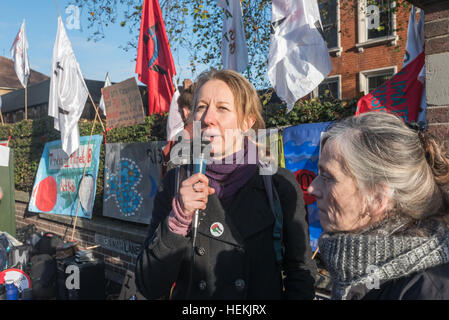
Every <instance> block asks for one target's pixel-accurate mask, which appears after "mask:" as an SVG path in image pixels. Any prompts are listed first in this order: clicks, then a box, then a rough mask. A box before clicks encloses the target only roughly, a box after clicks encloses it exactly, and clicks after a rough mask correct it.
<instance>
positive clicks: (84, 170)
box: [70, 116, 97, 241]
mask: <svg viewBox="0 0 449 320" xmlns="http://www.w3.org/2000/svg"><path fill="white" fill-rule="evenodd" d="M96 121H97V117H96V116H95V118H94V123H93V124H92V129H91V130H90V136H89V142H88V143H87V152H89V147H90V142H91V140H92V134H93V132H94V128H95V122H96ZM86 167H87V161H85V162H84V169H83V175H82V176H81V180H80V184H81V182H82V181H83V179H84V176H85V174H86ZM80 184H79V185H78V205H77V206H76V213H75V222H74V223H73V228H72V237H71V238H70V241H73V236H74V235H75V229H76V223H77V221H78V211H79V208H80V203H81V197H80Z"/></svg>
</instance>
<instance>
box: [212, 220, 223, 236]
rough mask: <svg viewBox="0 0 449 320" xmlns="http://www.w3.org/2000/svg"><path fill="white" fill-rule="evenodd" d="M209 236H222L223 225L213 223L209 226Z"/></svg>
mask: <svg viewBox="0 0 449 320" xmlns="http://www.w3.org/2000/svg"><path fill="white" fill-rule="evenodd" d="M209 230H210V234H211V235H213V236H214V237H219V236H221V235H222V234H223V231H224V228H223V225H222V224H221V223H220V222H214V223H212V225H211V226H210V229H209Z"/></svg>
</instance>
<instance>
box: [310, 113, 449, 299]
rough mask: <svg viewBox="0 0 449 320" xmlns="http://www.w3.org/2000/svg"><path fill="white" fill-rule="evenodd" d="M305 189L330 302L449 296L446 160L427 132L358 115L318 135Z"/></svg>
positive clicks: (380, 116) (387, 117)
mask: <svg viewBox="0 0 449 320" xmlns="http://www.w3.org/2000/svg"><path fill="white" fill-rule="evenodd" d="M318 167H319V175H318V176H317V177H316V178H315V180H313V182H312V183H311V185H310V186H309V188H308V192H309V194H311V195H312V196H314V197H315V198H316V199H317V206H318V209H319V212H320V222H321V225H322V227H323V229H324V233H323V235H322V236H321V237H320V239H319V248H320V256H321V258H322V259H323V260H324V262H325V264H326V268H327V270H328V271H329V273H330V274H331V278H332V283H333V287H332V298H333V299H388V300H396V299H449V231H448V228H447V225H446V222H445V221H447V218H446V217H447V213H448V208H449V206H448V204H449V202H448V194H447V193H446V191H445V189H444V187H445V186H446V185H447V184H448V182H449V158H448V156H447V153H446V152H445V151H444V150H443V148H442V146H441V145H440V144H439V143H438V141H437V140H436V139H435V138H434V137H432V136H431V135H430V134H428V133H425V132H421V131H418V130H413V129H411V128H410V127H409V126H407V125H406V124H405V123H404V122H403V121H402V120H401V119H400V118H398V117H396V116H394V115H392V114H388V113H364V114H361V115H359V116H357V117H355V116H354V117H350V118H347V119H345V120H343V121H341V122H338V123H337V124H335V125H334V126H333V127H332V128H330V129H329V130H328V131H327V132H326V133H325V134H324V136H323V137H322V153H321V157H320V160H319V164H318Z"/></svg>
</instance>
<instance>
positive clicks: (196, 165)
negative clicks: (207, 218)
mask: <svg viewBox="0 0 449 320" xmlns="http://www.w3.org/2000/svg"><path fill="white" fill-rule="evenodd" d="M204 149H205V145H204V144H201V153H200V155H199V157H198V158H195V159H194V160H193V173H194V174H195V173H199V172H201V173H202V174H205V173H206V165H207V159H206V156H205V154H204ZM199 212H200V210H199V209H196V210H195V214H194V215H193V221H192V235H193V242H192V245H193V246H195V241H196V233H197V230H198V220H199Z"/></svg>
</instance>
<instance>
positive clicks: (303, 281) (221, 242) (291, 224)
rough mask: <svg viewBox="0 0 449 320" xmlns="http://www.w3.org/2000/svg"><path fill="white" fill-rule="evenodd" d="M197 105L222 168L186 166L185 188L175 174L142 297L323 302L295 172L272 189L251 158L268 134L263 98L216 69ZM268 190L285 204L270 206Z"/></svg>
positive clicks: (161, 202) (282, 175)
mask: <svg viewBox="0 0 449 320" xmlns="http://www.w3.org/2000/svg"><path fill="white" fill-rule="evenodd" d="M193 105H194V109H193V111H192V112H193V114H192V116H193V117H192V118H193V120H195V121H198V122H199V123H200V125H201V133H202V138H203V139H205V140H207V141H208V142H209V146H210V155H211V159H212V160H213V161H211V162H210V163H209V164H208V165H207V166H206V172H205V174H202V173H195V174H191V175H189V174H188V172H189V170H190V172H192V171H193V170H191V169H189V168H191V165H184V166H181V169H180V171H181V174H180V176H181V177H183V178H182V179H181V180H180V181H181V183H180V186H179V189H177V188H176V187H175V185H176V181H175V175H174V171H175V170H171V171H169V172H168V173H167V174H166V176H165V178H164V180H163V182H162V184H161V185H160V188H159V191H158V193H157V195H156V198H155V202H154V209H153V212H152V219H151V222H150V226H149V232H148V237H147V238H146V240H145V242H144V244H143V248H142V251H141V252H140V254H139V256H138V258H137V263H136V284H137V287H138V288H139V291H140V292H141V293H142V294H143V295H144V296H145V297H146V298H148V299H159V298H165V299H167V298H173V299H231V300H234V299H235V300H242V299H281V298H288V299H313V298H314V296H315V293H314V281H315V274H316V268H315V263H314V261H313V260H312V259H311V256H312V250H311V248H310V245H309V238H308V227H307V223H306V220H305V216H306V212H305V209H304V201H303V198H302V192H301V191H300V189H299V185H298V183H297V182H296V180H295V178H294V176H293V174H292V173H291V172H290V171H288V170H286V169H283V168H278V170H277V172H276V173H275V174H274V175H273V176H269V179H270V180H266V179H267V178H264V176H262V175H260V174H259V165H258V162H259V160H258V159H259V158H258V156H257V154H253V156H255V159H251V155H250V152H249V150H250V148H251V147H252V146H254V145H253V143H254V142H252V141H251V140H250V139H247V138H245V137H244V134H245V133H247V132H248V131H249V130H250V129H252V130H254V131H255V132H256V134H257V132H258V130H259V129H264V127H265V124H264V121H263V119H262V116H261V102H260V99H259V97H258V95H257V92H256V90H255V89H254V87H253V86H252V85H251V84H250V83H249V82H248V80H246V79H245V78H244V77H243V76H242V75H240V74H239V73H237V72H235V71H231V70H220V71H217V70H214V69H212V70H211V71H208V72H205V73H203V74H201V75H200V76H199V78H198V80H197V82H196V84H195V90H194V104H193ZM229 131H231V132H232V133H234V134H235V135H232V136H229V135H227V133H229ZM266 181H271V182H272V187H273V188H274V189H275V190H276V191H277V193H276V194H277V195H278V196H275V194H274V192H273V193H272V197H273V198H270V196H269V193H268V191H267V188H266V185H265V182H266ZM270 199H272V200H273V199H274V200H273V202H275V201H276V199H278V200H279V201H277V202H276V203H278V204H279V205H280V206H278V210H277V211H276V212H278V213H279V212H280V210H281V211H282V213H281V214H282V217H283V222H282V224H281V230H279V234H281V235H282V244H283V247H284V248H285V251H282V250H277V248H278V247H277V246H275V243H276V244H279V242H275V241H277V240H278V238H275V237H274V234H273V230H274V229H275V224H276V223H277V222H279V220H278V219H277V218H275V215H274V213H273V211H272V209H271V208H272V206H271V205H270V201H271V200H270ZM196 210H201V212H200V222H199V226H198V233H197V239H196V241H195V243H194V246H192V241H193V239H192V238H193V237H192V220H193V215H194V213H195V211H196ZM282 252H284V253H283V254H282ZM278 253H280V254H281V259H280V260H278V259H277V258H278V257H279V256H277V254H278ZM281 271H283V272H284V273H285V277H283V276H282V273H281Z"/></svg>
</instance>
